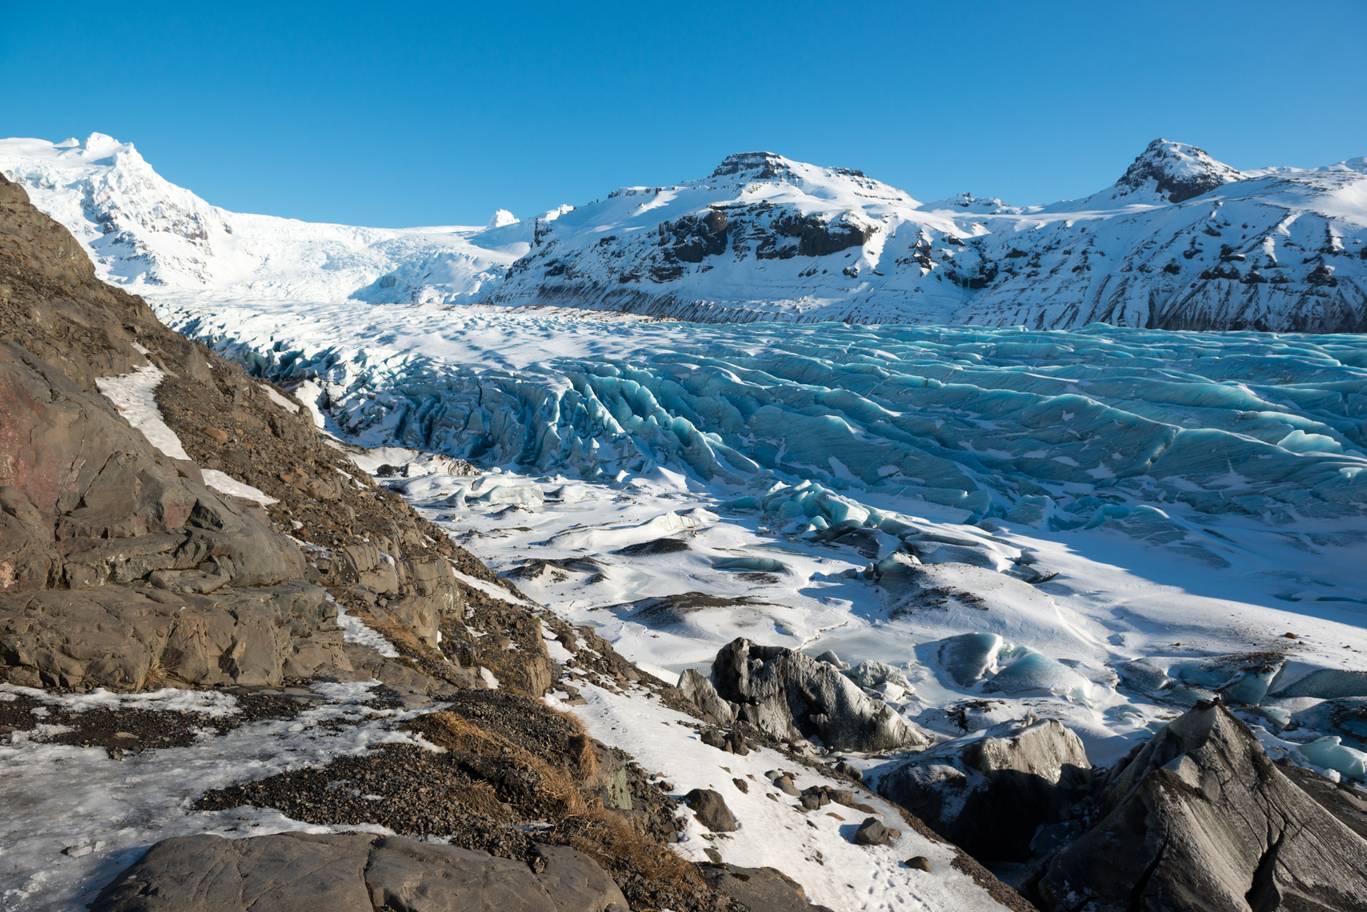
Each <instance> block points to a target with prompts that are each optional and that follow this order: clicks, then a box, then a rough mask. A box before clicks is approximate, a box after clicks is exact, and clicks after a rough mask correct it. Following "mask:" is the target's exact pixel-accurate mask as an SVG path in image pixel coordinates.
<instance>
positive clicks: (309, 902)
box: [90, 833, 628, 912]
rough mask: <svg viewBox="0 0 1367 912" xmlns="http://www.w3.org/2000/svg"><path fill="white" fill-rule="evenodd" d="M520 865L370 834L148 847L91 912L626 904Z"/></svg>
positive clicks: (585, 910)
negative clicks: (147, 850)
mask: <svg viewBox="0 0 1367 912" xmlns="http://www.w3.org/2000/svg"><path fill="white" fill-rule="evenodd" d="M539 851H540V852H541V853H542V856H541V858H542V861H543V862H544V864H543V865H539V867H541V868H542V870H541V871H540V873H533V871H532V869H531V868H530V867H528V865H526V864H524V863H522V862H518V861H511V860H509V859H506V858H495V857H494V856H492V855H489V854H487V853H484V852H474V851H470V850H468V849H461V848H457V847H455V846H448V845H439V844H432V843H424V842H418V841H416V840H412V839H403V838H400V837H394V836H373V835H370V834H361V833H357V834H345V835H327V836H318V835H309V834H304V833H280V834H276V835H272V836H256V837H252V838H249V839H223V838H222V837H219V836H187V837H179V838H176V839H168V840H165V841H164V842H160V843H158V844H157V845H155V846H153V847H152V849H151V851H149V852H148V853H147V855H146V856H144V857H143V859H142V860H141V861H139V862H137V863H136V864H135V865H133V866H132V867H131V868H129V869H128V870H127V871H125V872H124V873H122V874H120V875H119V876H118V877H116V878H115V879H114V881H113V883H111V884H110V885H109V886H108V887H106V888H105V890H104V892H102V893H101V894H100V895H99V897H97V898H96V900H95V901H94V903H92V904H91V906H90V910H91V912H304V910H313V909H317V910H326V912H379V910H397V909H402V910H405V912H609V910H614V909H615V910H621V912H625V910H627V908H628V906H627V902H626V900H625V899H624V898H623V897H622V894H621V892H620V891H618V889H617V887H616V885H615V884H614V883H613V882H612V879H611V878H609V877H608V875H607V874H606V873H604V872H603V870H602V868H600V867H598V865H597V863H596V862H594V861H592V860H591V859H589V858H588V857H587V856H585V855H582V854H580V853H579V852H577V851H575V850H573V849H568V848H561V847H541V848H540V849H539Z"/></svg>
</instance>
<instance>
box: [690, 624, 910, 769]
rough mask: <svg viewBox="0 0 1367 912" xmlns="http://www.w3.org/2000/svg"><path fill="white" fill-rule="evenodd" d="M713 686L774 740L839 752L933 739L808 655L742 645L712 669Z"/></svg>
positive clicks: (727, 650) (735, 644)
mask: <svg viewBox="0 0 1367 912" xmlns="http://www.w3.org/2000/svg"><path fill="white" fill-rule="evenodd" d="M712 684H713V686H714V687H715V689H716V692H717V693H718V694H719V695H720V696H721V698H722V699H724V700H726V701H728V702H730V703H733V704H735V705H736V706H737V712H736V716H737V719H739V720H741V721H744V722H748V723H750V724H751V725H754V726H755V727H757V728H759V729H761V730H763V731H765V732H767V733H769V734H770V735H772V736H773V737H775V738H780V739H782V740H786V741H795V740H800V739H802V738H817V739H820V741H821V743H822V744H824V745H825V746H827V747H830V748H833V749H837V750H857V751H879V750H894V749H897V748H906V747H924V746H925V745H927V744H929V743H930V738H929V737H928V736H927V735H926V734H925V733H924V732H922V731H920V730H919V729H918V728H916V727H915V726H914V725H912V724H911V723H909V722H907V721H906V720H904V719H903V718H902V717H901V716H899V715H898V714H897V712H896V711H895V710H894V709H893V708H892V707H891V706H888V705H887V704H886V703H882V702H880V701H878V700H875V699H873V698H871V697H869V696H868V695H867V694H865V693H864V692H863V691H862V690H860V689H859V687H858V686H857V685H856V684H855V683H854V682H852V681H851V680H850V679H849V678H847V677H845V676H844V675H843V674H841V673H840V671H839V670H837V669H836V668H835V667H834V666H831V665H828V664H826V663H825V662H819V661H817V660H816V659H813V658H812V657H811V656H808V655H806V654H804V653H801V652H796V651H794V650H791V649H783V648H780V647H776V646H759V645H756V644H754V643H751V642H750V641H749V640H746V639H743V638H742V639H736V640H734V641H732V642H731V643H729V644H727V645H726V646H724V647H722V649H721V651H719V652H718V653H717V657H716V659H715V660H714V661H713V663H712Z"/></svg>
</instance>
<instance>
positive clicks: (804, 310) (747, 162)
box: [489, 152, 982, 322]
mask: <svg viewBox="0 0 1367 912" xmlns="http://www.w3.org/2000/svg"><path fill="white" fill-rule="evenodd" d="M954 216H955V214H954V213H948V212H927V211H924V210H922V209H921V208H920V203H919V202H918V201H917V200H915V199H913V198H912V197H910V196H908V195H907V194H906V193H904V192H903V191H901V190H898V189H897V188H895V187H891V186H889V185H887V184H884V183H881V182H879V181H876V180H872V179H870V178H868V177H865V176H864V175H863V174H861V173H860V172H858V171H850V170H845V169H838V168H835V169H833V168H821V167H817V166H815V165H809V164H804V163H802V162H796V161H791V160H789V159H786V158H783V157H781V156H778V155H774V154H771V153H767V152H758V153H742V154H739V155H732V156H729V157H728V158H726V159H725V160H724V161H722V163H721V164H720V165H718V166H717V168H716V170H715V171H713V172H712V174H711V175H709V176H708V177H706V178H703V179H701V180H695V181H688V182H686V183H682V184H678V185H675V186H671V187H628V188H624V189H622V190H618V191H616V192H614V193H612V194H611V195H609V196H608V197H607V198H605V199H602V200H598V201H596V202H593V203H589V204H588V205H585V206H580V207H578V208H576V209H575V210H574V211H573V212H571V213H569V214H568V215H566V216H564V217H562V218H560V219H559V220H558V221H556V222H555V223H553V224H550V225H547V226H546V227H545V228H544V230H541V231H538V232H537V236H536V240H535V243H534V244H533V247H532V251H531V253H530V254H529V255H528V256H526V257H524V258H523V259H521V260H519V261H518V262H517V263H516V264H515V265H514V267H513V268H512V269H511V270H510V271H509V275H508V278H507V280H506V281H505V282H503V283H501V284H500V286H499V287H498V288H496V289H493V290H492V293H491V295H489V298H490V300H493V301H495V302H499V303H508V304H546V303H550V304H574V305H576V306H583V307H594V308H602V309H610V310H625V311H631V312H638V313H649V314H656V315H667V316H682V317H687V318H690V319H703V320H714V321H715V320H731V319H736V320H754V319H766V318H778V319H801V320H808V321H811V320H844V319H855V320H858V321H861V322H893V321H899V322H901V321H916V322H948V321H949V320H950V319H951V318H952V315H953V314H954V313H955V312H956V311H957V310H959V309H961V308H962V306H963V305H964V304H965V302H966V300H967V295H966V293H965V291H964V290H963V289H961V288H959V287H958V286H957V285H956V284H955V283H954V282H952V281H943V280H942V279H943V276H942V275H939V274H936V275H933V276H931V278H930V280H926V276H927V275H928V274H929V273H931V272H933V270H932V269H931V266H933V263H934V258H935V257H936V256H937V255H938V256H948V255H949V250H950V249H951V246H952V245H955V244H959V245H961V244H962V240H961V238H964V237H971V236H972V235H973V234H975V233H978V232H980V231H981V230H982V229H980V228H977V227H976V226H973V225H970V224H961V222H960V221H956V220H955V217H954Z"/></svg>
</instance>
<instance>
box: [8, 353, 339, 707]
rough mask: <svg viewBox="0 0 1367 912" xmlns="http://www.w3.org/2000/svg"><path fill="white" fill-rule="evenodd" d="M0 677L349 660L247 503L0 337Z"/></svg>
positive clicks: (295, 666)
mask: <svg viewBox="0 0 1367 912" xmlns="http://www.w3.org/2000/svg"><path fill="white" fill-rule="evenodd" d="M0 454H3V455H2V456H0V679H6V680H10V681H12V682H15V683H19V684H29V685H39V686H53V687H68V688H80V689H86V688H90V687H96V686H102V687H112V688H116V689H141V688H144V687H147V686H149V685H151V684H154V683H161V682H164V681H171V682H179V683H184V684H193V685H201V686H204V685H214V684H225V683H238V684H279V683H281V682H282V681H284V680H285V679H286V678H301V677H311V676H313V675H314V674H316V673H318V672H319V671H320V670H322V669H325V668H326V669H332V670H343V671H344V670H349V669H350V664H349V662H348V660H347V658H346V656H345V655H344V653H343V648H342V647H343V643H342V635H341V631H340V630H339V629H338V626H337V612H336V608H335V606H334V605H332V604H330V603H329V602H328V601H327V593H326V592H325V591H324V590H323V589H322V588H320V587H318V586H315V585H311V584H310V583H308V582H307V581H306V580H305V566H306V565H305V561H304V558H303V555H302V554H301V553H300V551H299V548H298V547H297V546H295V545H294V543H293V542H291V541H290V540H289V539H288V538H286V537H285V536H283V535H279V534H278V533H276V532H275V531H274V530H272V528H271V526H270V520H269V518H268V517H267V516H266V515H265V513H263V512H262V511H261V510H260V509H259V508H258V507H256V506H254V505H253V504H251V503H250V502H247V501H243V500H240V499H237V498H234V497H231V496H228V495H224V494H222V493H220V492H217V491H214V490H211V489H210V488H209V487H207V486H206V485H205V483H204V481H203V479H202V477H201V475H200V473H199V470H198V469H197V468H196V467H195V466H194V465H192V464H190V463H187V462H183V461H180V460H175V459H172V458H171V457H168V456H166V455H164V454H162V453H160V452H158V451H157V450H156V449H155V448H154V447H153V446H152V445H151V444H150V443H149V442H148V441H147V439H146V438H145V437H144V436H143V435H142V434H141V433H139V432H138V431H136V430H134V429H133V428H132V427H130V426H129V425H128V423H127V422H126V421H124V420H123V419H122V418H120V417H119V416H118V415H117V414H116V413H115V411H114V409H113V407H112V406H111V405H110V404H109V402H108V401H107V400H105V399H104V398H103V397H102V396H100V395H98V394H95V393H90V392H87V391H85V390H82V389H80V388H79V387H78V386H76V385H75V384H73V383H72V382H71V381H70V380H68V379H67V378H66V377H65V376H64V375H63V374H62V372H61V371H60V370H58V369H57V368H56V367H54V366H53V365H51V364H48V363H45V362H42V361H39V360H37V359H35V358H34V357H33V356H32V355H30V354H29V353H28V352H27V351H25V350H24V349H22V348H20V347H18V346H17V345H14V344H4V343H0Z"/></svg>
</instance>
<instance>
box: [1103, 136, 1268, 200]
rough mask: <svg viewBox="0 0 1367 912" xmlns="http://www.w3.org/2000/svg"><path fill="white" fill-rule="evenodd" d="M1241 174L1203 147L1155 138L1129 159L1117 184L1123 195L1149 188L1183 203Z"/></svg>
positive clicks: (1238, 177)
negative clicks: (1213, 156) (1129, 161)
mask: <svg viewBox="0 0 1367 912" xmlns="http://www.w3.org/2000/svg"><path fill="white" fill-rule="evenodd" d="M1241 177H1243V175H1242V174H1241V173H1240V172H1239V170H1238V169H1237V168H1233V167H1230V166H1229V165H1227V164H1225V163H1224V162H1222V161H1219V160H1217V159H1215V158H1212V157H1211V156H1210V154H1209V153H1207V152H1206V151H1205V150H1204V149H1198V148H1197V147H1196V146H1192V145H1188V144H1187V143H1180V142H1174V141H1172V140H1170V139H1155V140H1154V141H1153V142H1151V143H1149V144H1148V145H1147V146H1146V147H1145V148H1144V151H1143V152H1141V153H1139V156H1138V157H1137V158H1135V160H1134V161H1133V162H1131V163H1130V166H1129V167H1128V168H1126V169H1125V173H1124V174H1122V175H1121V176H1120V179H1119V180H1117V181H1116V182H1115V186H1116V189H1117V190H1118V191H1119V194H1118V195H1121V196H1129V195H1131V194H1136V193H1143V192H1144V191H1146V190H1147V191H1150V192H1152V193H1155V194H1157V195H1158V196H1160V197H1162V198H1163V199H1164V200H1166V201H1167V202H1170V203H1180V202H1182V201H1183V200H1188V199H1191V198H1192V197H1194V196H1200V195H1201V194H1202V193H1207V192H1209V191H1211V190H1214V189H1215V188H1216V187H1219V186H1220V185H1221V184H1227V183H1229V182H1230V181H1235V180H1239V179H1240V178H1241Z"/></svg>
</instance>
